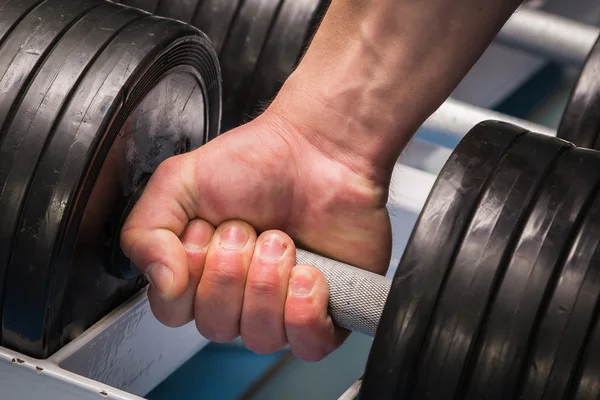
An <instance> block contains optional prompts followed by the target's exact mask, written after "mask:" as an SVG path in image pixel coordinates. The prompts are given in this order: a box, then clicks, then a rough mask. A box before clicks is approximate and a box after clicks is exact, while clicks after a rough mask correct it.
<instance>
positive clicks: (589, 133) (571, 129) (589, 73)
mask: <svg viewBox="0 0 600 400" xmlns="http://www.w3.org/2000/svg"><path fill="white" fill-rule="evenodd" d="M599 72H600V38H599V39H598V41H597V42H596V44H595V45H594V47H593V48H592V51H591V52H590V54H589V55H588V57H587V60H586V62H585V64H584V67H583V69H582V70H581V73H580V75H579V79H578V80H577V82H576V84H575V87H574V88H573V90H572V91H571V96H570V98H569V103H568V104H567V107H566V108H565V112H564V114H563V116H562V119H561V122H560V125H559V127H558V131H557V136H558V137H560V138H563V139H565V140H568V141H570V142H572V143H574V144H575V145H577V146H580V147H587V148H593V149H596V150H600V138H599V137H598V136H599V134H600V79H598V73H599Z"/></svg>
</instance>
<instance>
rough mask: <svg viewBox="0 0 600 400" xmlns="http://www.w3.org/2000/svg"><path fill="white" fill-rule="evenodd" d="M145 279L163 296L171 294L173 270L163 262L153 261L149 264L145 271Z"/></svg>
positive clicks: (166, 296)
mask: <svg viewBox="0 0 600 400" xmlns="http://www.w3.org/2000/svg"><path fill="white" fill-rule="evenodd" d="M146 279H148V281H149V282H150V284H151V285H152V286H153V287H154V288H155V289H156V290H158V292H159V293H160V295H161V296H162V297H163V298H165V299H167V298H168V297H169V296H170V295H171V289H172V288H173V272H172V271H171V270H170V269H169V268H168V267H167V266H166V265H164V264H163V263H160V262H155V263H152V264H150V267H148V270H147V271H146Z"/></svg>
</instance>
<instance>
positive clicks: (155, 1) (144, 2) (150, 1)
mask: <svg viewBox="0 0 600 400" xmlns="http://www.w3.org/2000/svg"><path fill="white" fill-rule="evenodd" d="M164 1H173V0H164ZM160 2H161V0H120V1H117V3H121V4H125V5H126V6H131V7H136V8H139V9H140V10H144V11H146V12H149V13H151V14H154V13H155V11H156V9H157V8H158V5H159V3H160Z"/></svg>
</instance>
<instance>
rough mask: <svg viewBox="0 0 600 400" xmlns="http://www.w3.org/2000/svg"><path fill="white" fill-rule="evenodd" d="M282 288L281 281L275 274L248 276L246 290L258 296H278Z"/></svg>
mask: <svg viewBox="0 0 600 400" xmlns="http://www.w3.org/2000/svg"><path fill="white" fill-rule="evenodd" d="M280 288H281V280H280V279H279V276H278V274H277V273H275V272H273V273H266V274H260V275H258V276H257V274H255V275H251V276H248V280H247V282H246V290H248V291H249V292H251V293H252V294H256V295H258V296H265V295H275V294H278V293H279V291H280Z"/></svg>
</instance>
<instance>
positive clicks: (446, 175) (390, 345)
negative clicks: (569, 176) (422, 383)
mask: <svg viewBox="0 0 600 400" xmlns="http://www.w3.org/2000/svg"><path fill="white" fill-rule="evenodd" d="M526 132H527V131H525V130H523V129H521V128H518V127H515V126H513V125H509V124H505V123H502V122H491V121H488V122H483V123H480V124H478V125H477V126H475V127H474V128H473V129H472V130H471V131H470V132H469V133H468V134H467V135H466V136H465V137H464V138H463V140H462V141H461V142H460V143H459V144H458V146H457V147H456V148H455V150H454V151H453V153H452V154H451V156H450V158H449V159H448V161H447V162H446V164H445V165H444V168H443V169H442V171H441V172H440V174H439V175H438V178H437V180H436V182H435V184H434V186H433V188H432V190H431V192H430V194H429V197H428V199H427V202H426V203H425V205H424V207H423V209H422V211H421V214H420V216H419V218H418V220H417V223H416V224H415V227H414V229H413V231H412V234H411V237H410V240H409V242H408V244H407V246H406V249H405V250H404V253H403V256H402V259H401V260H400V263H399V265H398V270H397V271H396V274H395V276H394V279H393V282H392V287H391V291H390V294H389V297H388V299H387V302H386V305H385V307H384V310H383V313H382V316H381V320H380V323H379V328H378V330H377V333H376V335H375V338H374V341H373V345H372V347H371V351H370V354H369V358H368V361H367V366H366V370H365V371H366V372H365V376H364V381H363V384H362V388H361V391H360V398H361V399H369V400H372V399H398V398H402V397H403V396H405V395H406V393H408V390H409V389H410V386H411V385H412V384H413V383H414V382H413V381H414V379H415V377H414V374H415V371H416V366H417V363H418V361H419V359H420V354H421V352H420V350H421V347H422V345H423V341H424V339H425V336H426V335H427V331H428V326H429V321H430V318H431V313H432V311H433V308H434V305H435V303H436V300H437V296H438V293H439V291H440V288H441V287H442V286H443V284H444V280H445V279H446V274H447V269H448V265H449V264H450V262H451V261H452V258H453V255H454V253H455V250H456V248H457V246H458V244H459V243H460V241H461V240H462V237H463V235H464V233H465V230H466V228H467V224H468V222H469V219H470V218H471V215H472V214H473V212H474V209H475V206H476V204H477V202H478V201H479V198H480V196H481V193H482V191H483V189H484V188H485V186H486V184H487V182H488V180H489V178H490V176H491V174H492V172H493V171H494V169H495V168H496V165H497V164H498V162H499V161H500V160H501V159H502V157H503V156H504V154H505V153H506V152H507V151H508V150H509V149H510V148H511V146H512V145H513V143H514V142H515V140H516V139H517V138H518V137H520V136H521V135H524V134H525V133H526Z"/></svg>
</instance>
